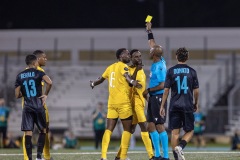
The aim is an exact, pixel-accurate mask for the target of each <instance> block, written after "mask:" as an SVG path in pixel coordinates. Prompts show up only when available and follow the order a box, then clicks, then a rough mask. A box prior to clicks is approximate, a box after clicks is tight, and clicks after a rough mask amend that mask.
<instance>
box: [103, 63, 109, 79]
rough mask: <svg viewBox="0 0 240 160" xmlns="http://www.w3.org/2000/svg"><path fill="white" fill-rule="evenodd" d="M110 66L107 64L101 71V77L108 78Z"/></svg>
mask: <svg viewBox="0 0 240 160" xmlns="http://www.w3.org/2000/svg"><path fill="white" fill-rule="evenodd" d="M110 67H111V66H109V67H108V68H107V69H106V70H105V71H104V72H103V74H102V77H103V78H105V79H108V75H109V70H110Z"/></svg>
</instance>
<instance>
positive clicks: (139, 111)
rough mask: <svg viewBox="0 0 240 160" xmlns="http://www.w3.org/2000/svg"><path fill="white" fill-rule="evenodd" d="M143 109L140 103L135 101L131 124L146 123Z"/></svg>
mask: <svg viewBox="0 0 240 160" xmlns="http://www.w3.org/2000/svg"><path fill="white" fill-rule="evenodd" d="M146 121H147V119H146V115H145V107H144V105H143V104H142V101H138V100H135V102H134V103H133V122H132V124H138V123H140V122H146Z"/></svg>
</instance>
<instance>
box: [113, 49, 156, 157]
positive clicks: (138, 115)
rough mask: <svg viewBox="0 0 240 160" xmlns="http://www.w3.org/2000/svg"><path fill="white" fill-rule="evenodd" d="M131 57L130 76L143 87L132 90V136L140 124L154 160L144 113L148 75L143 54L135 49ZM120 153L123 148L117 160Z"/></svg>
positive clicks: (144, 140)
mask: <svg viewBox="0 0 240 160" xmlns="http://www.w3.org/2000/svg"><path fill="white" fill-rule="evenodd" d="M130 56H131V61H132V65H131V66H130V67H129V72H130V75H132V78H133V79H135V80H137V81H138V82H139V83H140V84H141V85H142V88H136V87H132V88H131V103H132V108H133V122H132V134H133V133H134V132H135V128H136V126H137V124H138V125H139V126H140V129H141V137H142V140H143V143H144V145H145V148H146V150H147V152H148V156H149V159H150V160H153V159H154V156H153V149H152V142H151V140H150V138H149V133H148V130H147V120H146V116H145V112H144V110H145V98H144V97H143V95H142V93H143V91H144V90H145V88H146V75H145V72H144V70H143V68H142V54H141V52H140V51H139V50H138V49H133V50H131V52H130ZM120 153H121V148H120V150H119V152H118V155H117V157H116V158H115V160H119V159H120V158H119V155H120Z"/></svg>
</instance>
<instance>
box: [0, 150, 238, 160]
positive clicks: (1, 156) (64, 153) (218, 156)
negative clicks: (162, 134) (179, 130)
mask: <svg viewBox="0 0 240 160" xmlns="http://www.w3.org/2000/svg"><path fill="white" fill-rule="evenodd" d="M51 153H52V157H53V158H54V160H100V156H101V153H100V152H99V151H97V152H96V151H82V150H79V149H61V150H52V151H51ZM184 153H185V158H186V160H240V152H230V151H229V152H227V151H224V152H223V151H214V152H211V151H209V152H208V151H186V152H184ZM115 155H116V150H110V151H109V152H108V160H114V157H115ZM169 155H170V159H171V160H174V158H173V155H172V153H171V152H169ZM128 156H129V158H130V159H131V160H148V156H147V153H146V152H145V151H129V154H128ZM33 158H34V160H35V158H36V149H34V150H33ZM22 159H23V154H22V150H21V149H0V160H22Z"/></svg>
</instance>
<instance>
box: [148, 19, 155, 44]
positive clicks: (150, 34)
mask: <svg viewBox="0 0 240 160" xmlns="http://www.w3.org/2000/svg"><path fill="white" fill-rule="evenodd" d="M146 32H147V33H148V44H149V47H150V48H153V46H154V45H156V42H155V40H154V37H153V33H152V23H151V22H147V23H146Z"/></svg>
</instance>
